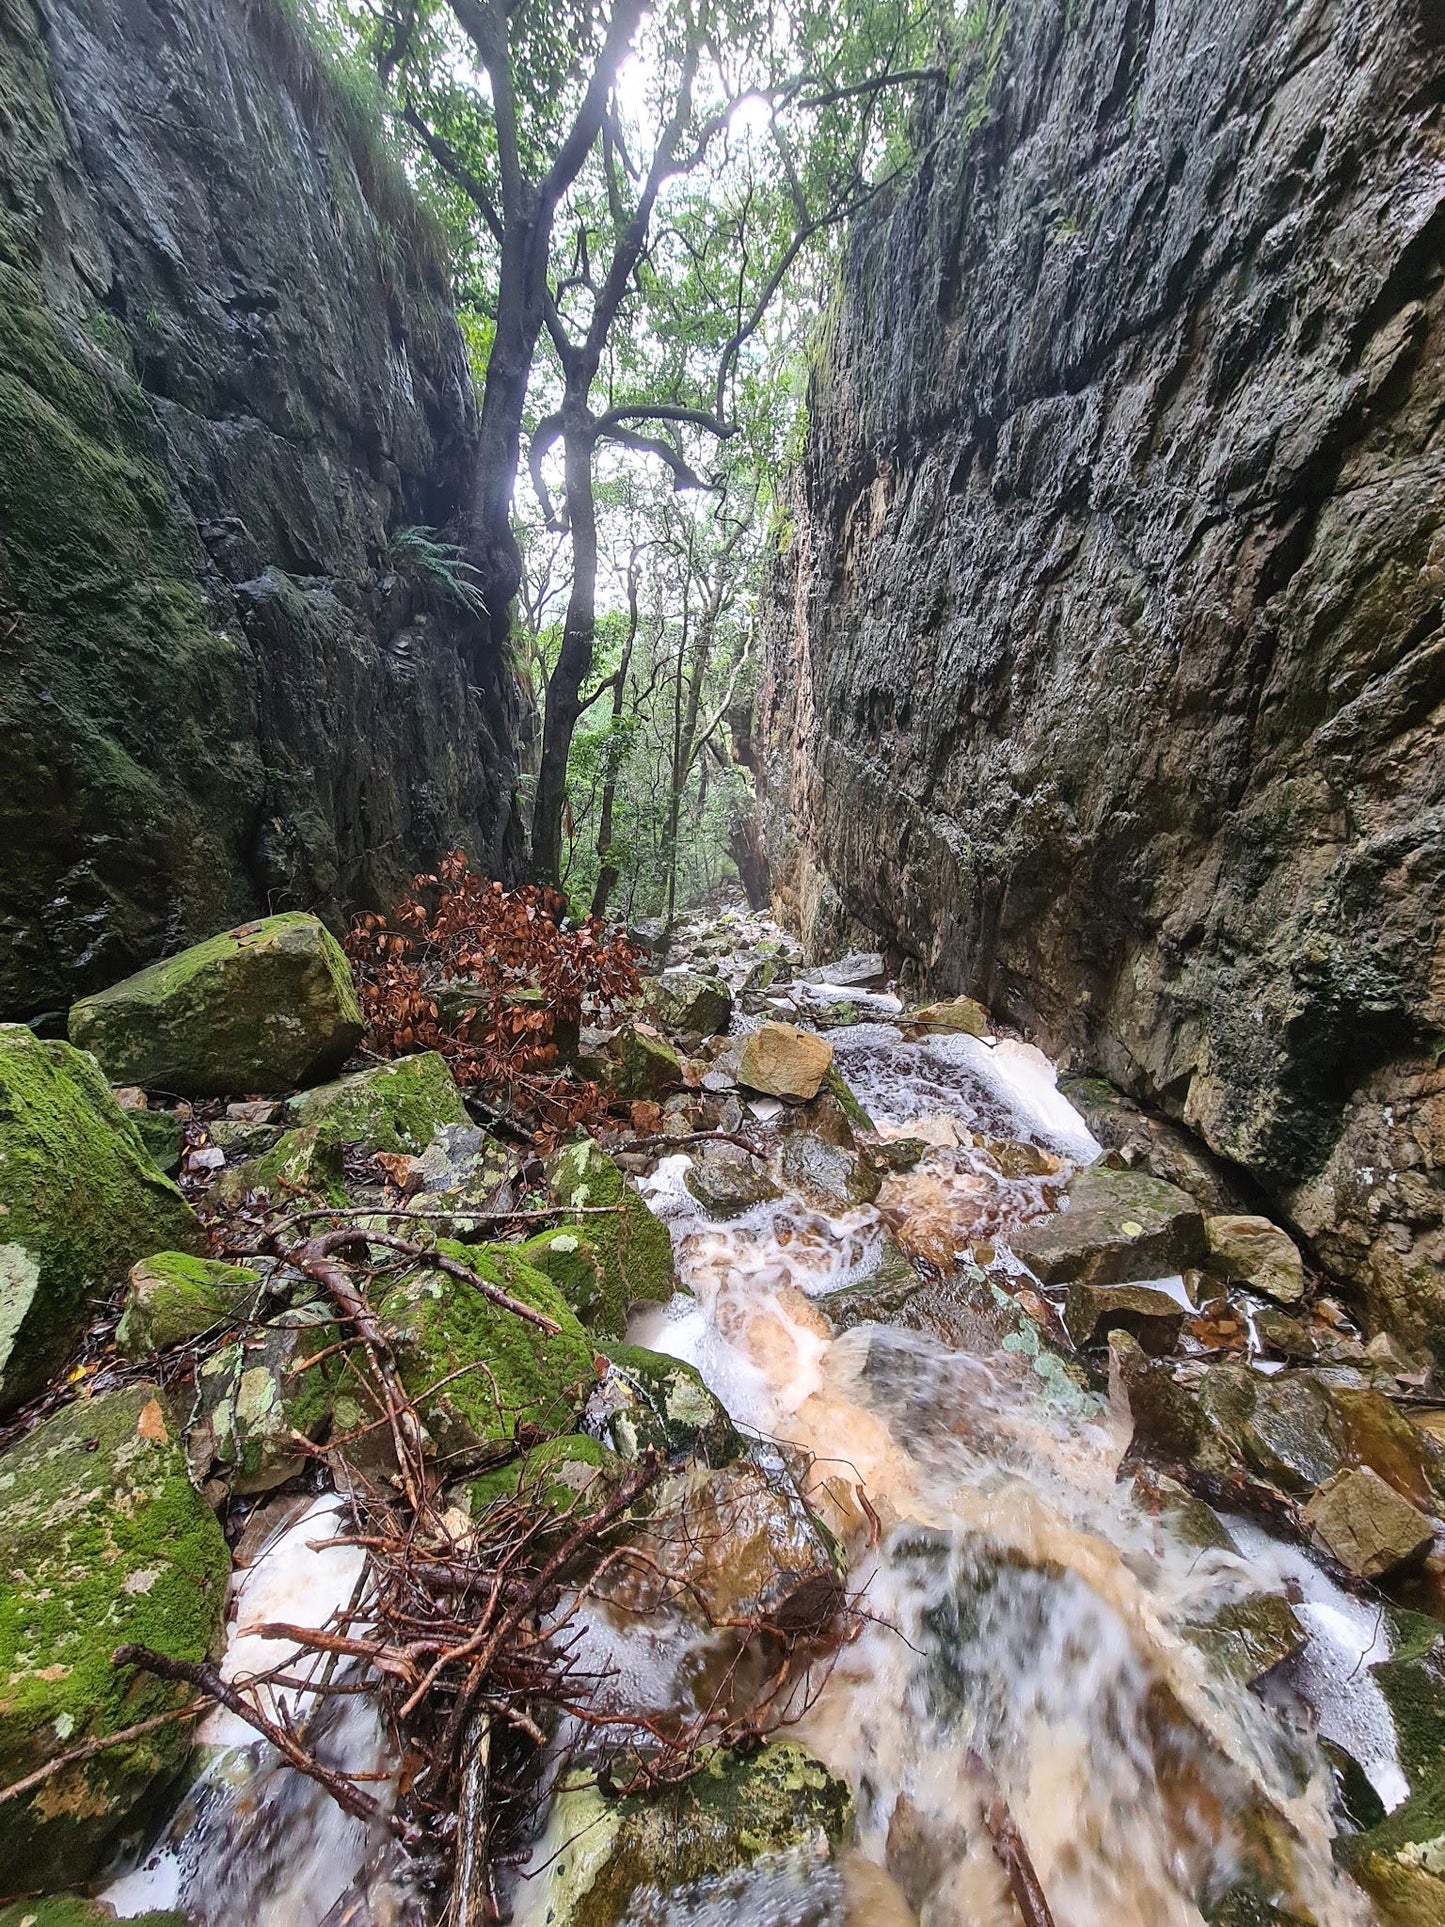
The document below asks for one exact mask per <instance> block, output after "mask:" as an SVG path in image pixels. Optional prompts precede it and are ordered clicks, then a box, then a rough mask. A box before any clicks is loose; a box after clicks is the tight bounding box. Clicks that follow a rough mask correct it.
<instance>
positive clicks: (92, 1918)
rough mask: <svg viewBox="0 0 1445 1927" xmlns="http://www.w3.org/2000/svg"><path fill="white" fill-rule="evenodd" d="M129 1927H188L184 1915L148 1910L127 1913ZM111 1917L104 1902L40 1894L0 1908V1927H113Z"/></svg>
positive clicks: (72, 1896) (81, 1896) (80, 1896)
mask: <svg viewBox="0 0 1445 1927" xmlns="http://www.w3.org/2000/svg"><path fill="white" fill-rule="evenodd" d="M126 1919H127V1921H128V1922H129V1923H130V1927H189V1924H188V1922H187V1920H186V1916H185V1915H184V1914H177V1913H172V1912H170V1911H169V1910H168V1909H161V1910H159V1911H157V1910H155V1909H148V1910H147V1911H146V1912H145V1913H143V1914H127V1915H126ZM114 1922H115V1915H114V1914H113V1913H112V1911H111V1909H110V1908H109V1907H108V1906H107V1905H106V1904H105V1902H104V1901H98V1900H87V1899H86V1898H85V1896H84V1895H83V1894H42V1895H40V1896H39V1897H38V1898H36V1899H34V1900H17V1901H14V1902H12V1903H11V1905H10V1906H8V1907H0V1927H114Z"/></svg>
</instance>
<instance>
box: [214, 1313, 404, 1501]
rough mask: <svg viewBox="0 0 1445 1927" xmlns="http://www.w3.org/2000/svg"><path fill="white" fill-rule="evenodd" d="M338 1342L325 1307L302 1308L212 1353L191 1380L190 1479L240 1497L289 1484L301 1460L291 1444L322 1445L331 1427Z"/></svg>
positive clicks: (339, 1370) (339, 1374)
mask: <svg viewBox="0 0 1445 1927" xmlns="http://www.w3.org/2000/svg"><path fill="white" fill-rule="evenodd" d="M340 1337H341V1333H340V1331H339V1329H338V1327H337V1326H336V1325H335V1324H334V1323H333V1322H332V1319H331V1317H330V1314H329V1313H328V1312H327V1311H326V1310H325V1309H324V1308H322V1307H321V1306H318V1305H301V1306H298V1307H296V1308H295V1309H294V1310H291V1311H288V1312H286V1313H285V1314H284V1315H282V1316H281V1317H279V1318H277V1319H276V1320H275V1321H274V1322H273V1323H272V1324H269V1325H265V1326H263V1327H262V1328H261V1329H260V1331H258V1332H257V1333H255V1334H254V1335H253V1336H251V1337H247V1338H243V1339H237V1340H235V1341H234V1342H233V1343H231V1344H229V1345H222V1346H221V1347H220V1348H219V1349H218V1350H217V1351H215V1352H213V1353H212V1354H211V1356H210V1357H209V1358H207V1359H206V1360H205V1361H204V1363H203V1364H202V1366H201V1368H200V1370H199V1372H198V1373H197V1374H196V1394H195V1407H194V1411H193V1413H192V1414H191V1416H190V1418H189V1421H188V1424H187V1427H186V1454H187V1457H188V1458H189V1460H190V1465H191V1471H192V1474H193V1475H194V1477H195V1478H196V1479H197V1480H198V1481H199V1480H203V1479H208V1478H214V1479H220V1480H221V1481H222V1482H223V1483H224V1484H225V1486H226V1487H227V1488H228V1489H229V1490H230V1491H231V1492H234V1493H237V1494H240V1495H249V1494H252V1493H257V1492H270V1491H272V1490H274V1488H275V1487H276V1486H278V1485H284V1484H285V1483H286V1481H287V1480H288V1479H292V1478H295V1476H296V1474H297V1473H298V1472H300V1471H301V1470H303V1468H304V1467H305V1465H306V1462H307V1455H306V1452H305V1450H304V1448H303V1447H302V1446H301V1445H300V1444H299V1443H298V1439H310V1440H313V1441H316V1440H320V1439H323V1438H324V1437H325V1436H326V1433H327V1432H328V1430H329V1429H330V1427H331V1423H332V1418H333V1413H334V1405H335V1399H336V1391H337V1386H338V1384H339V1383H341V1382H343V1380H344V1371H343V1365H342V1360H341V1355H340V1354H339V1353H336V1352H334V1351H332V1347H334V1346H335V1345H336V1344H337V1342H338V1340H339V1339H340ZM328 1352H329V1353H330V1354H331V1355H330V1356H329V1357H325V1358H322V1357H321V1356H320V1355H321V1354H323V1353H328ZM313 1359H315V1360H318V1361H319V1362H317V1363H314V1364H313V1363H312V1362H311V1361H312V1360H313ZM366 1416H367V1417H373V1416H375V1415H374V1413H367V1414H366ZM357 1418H358V1420H360V1418H361V1414H360V1413H359V1412H358V1414H357Z"/></svg>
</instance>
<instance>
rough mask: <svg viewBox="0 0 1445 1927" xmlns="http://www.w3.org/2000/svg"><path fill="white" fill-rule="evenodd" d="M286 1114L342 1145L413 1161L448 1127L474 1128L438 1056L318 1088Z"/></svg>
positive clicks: (402, 1060) (373, 1068) (425, 1055)
mask: <svg viewBox="0 0 1445 1927" xmlns="http://www.w3.org/2000/svg"><path fill="white" fill-rule="evenodd" d="M286 1109H287V1115H288V1117H289V1118H290V1119H291V1120H292V1121H293V1122H294V1123H295V1124H298V1125H301V1126H310V1125H316V1126H319V1127H320V1129H321V1130H322V1132H323V1133H324V1134H325V1135H326V1136H327V1137H328V1138H331V1139H334V1140H335V1141H336V1142H338V1143H341V1144H361V1145H364V1146H365V1147H366V1149H367V1150H368V1151H395V1152H402V1153H405V1154H407V1155H410V1156H412V1157H420V1156H421V1154H422V1152H423V1151H425V1150H426V1148H427V1146H428V1145H429V1144H430V1143H431V1141H432V1138H433V1137H434V1136H435V1135H436V1133H437V1131H438V1130H440V1129H442V1128H443V1127H444V1126H446V1125H452V1124H459V1125H468V1124H470V1123H471V1119H470V1118H469V1117H468V1116H467V1107H466V1105H465V1104H464V1103H463V1102H462V1094H461V1092H460V1091H459V1090H458V1088H457V1081H456V1079H455V1078H454V1077H453V1076H452V1074H451V1070H450V1068H449V1067H448V1065H447V1061H446V1059H445V1058H444V1057H443V1056H442V1055H441V1054H440V1052H438V1051H434V1050H428V1051H420V1052H418V1053H417V1055H416V1056H414V1057H398V1058H394V1059H393V1060H392V1061H391V1062H390V1063H386V1064H372V1065H369V1066H368V1068H367V1069H366V1070H364V1071H354V1072H353V1073H352V1074H351V1076H350V1077H342V1078H338V1079H337V1080H336V1082H335V1083H332V1084H318V1085H317V1086H316V1087H315V1088H314V1089H313V1090H309V1091H302V1092H301V1093H300V1095H299V1096H297V1097H293V1098H292V1099H291V1102H290V1103H289V1104H288V1105H287V1107H286Z"/></svg>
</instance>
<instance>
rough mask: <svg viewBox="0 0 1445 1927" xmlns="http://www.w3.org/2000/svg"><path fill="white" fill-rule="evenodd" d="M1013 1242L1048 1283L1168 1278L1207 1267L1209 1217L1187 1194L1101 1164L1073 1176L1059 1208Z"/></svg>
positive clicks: (1017, 1254)
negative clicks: (1205, 1263) (1206, 1234)
mask: <svg viewBox="0 0 1445 1927" xmlns="http://www.w3.org/2000/svg"><path fill="white" fill-rule="evenodd" d="M1009 1242H1010V1245H1011V1247H1012V1250H1013V1252H1014V1255H1015V1257H1017V1258H1020V1259H1021V1260H1022V1261H1023V1263H1024V1264H1026V1265H1027V1266H1028V1267H1029V1270H1030V1271H1032V1272H1033V1274H1034V1276H1035V1277H1036V1278H1037V1279H1038V1280H1039V1282H1040V1283H1041V1284H1044V1285H1069V1284H1073V1283H1074V1282H1075V1280H1079V1281H1081V1282H1083V1283H1086V1284H1094V1285H1111V1284H1126V1283H1129V1282H1131V1281H1133V1280H1148V1279H1150V1278H1165V1277H1169V1276H1170V1275H1172V1274H1173V1273H1174V1272H1182V1271H1187V1270H1189V1269H1191V1268H1192V1267H1194V1266H1196V1265H1202V1264H1203V1262H1204V1259H1205V1255H1206V1245H1205V1238H1204V1217H1203V1214H1202V1213H1201V1211H1200V1209H1199V1206H1198V1205H1197V1204H1196V1203H1195V1202H1194V1200H1193V1198H1191V1197H1190V1196H1189V1195H1188V1193H1187V1192H1185V1191H1180V1190H1178V1189H1177V1188H1176V1187H1175V1186H1174V1185H1172V1184H1165V1183H1164V1182H1163V1181H1162V1179H1159V1178H1150V1177H1145V1176H1143V1175H1142V1174H1141V1173H1140V1172H1138V1171H1109V1170H1105V1169H1104V1168H1102V1167H1101V1166H1099V1165H1097V1164H1091V1165H1086V1166H1085V1167H1084V1169H1083V1170H1081V1171H1079V1172H1077V1173H1076V1174H1075V1176H1074V1177H1073V1178H1072V1179H1071V1181H1070V1183H1069V1187H1068V1190H1067V1191H1066V1193H1065V1195H1064V1201H1063V1203H1062V1204H1061V1206H1060V1209H1059V1210H1058V1211H1056V1212H1054V1213H1053V1214H1052V1215H1051V1216H1049V1217H1047V1218H1037V1219H1035V1220H1034V1222H1033V1223H1032V1224H1027V1225H1025V1226H1024V1227H1023V1228H1022V1229H1021V1230H1019V1231H1016V1232H1015V1233H1014V1234H1013V1236H1012V1237H1011V1239H1010V1241H1009Z"/></svg>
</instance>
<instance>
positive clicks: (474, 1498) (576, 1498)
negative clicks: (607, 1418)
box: [466, 1432, 627, 1520]
mask: <svg viewBox="0 0 1445 1927" xmlns="http://www.w3.org/2000/svg"><path fill="white" fill-rule="evenodd" d="M626 1470H627V1468H626V1466H625V1465H624V1463H623V1461H622V1460H621V1459H620V1458H618V1456H617V1454H616V1453H615V1452H609V1451H608V1449H607V1447H606V1446H605V1445H601V1444H599V1443H598V1441H597V1440H596V1439H590V1438H588V1437H587V1436H586V1434H585V1433H582V1432H564V1433H563V1434H562V1435H561V1436H560V1437H559V1438H555V1439H544V1440H543V1442H542V1444H541V1445H537V1446H534V1447H533V1448H532V1450H531V1451H530V1452H528V1453H527V1455H526V1456H525V1457H524V1458H522V1459H519V1460H515V1461H513V1463H512V1464H510V1465H501V1466H497V1467H495V1468H494V1469H493V1470H492V1471H490V1472H484V1473H482V1475H481V1476H480V1477H479V1478H475V1479H470V1480H468V1482H467V1487H466V1491H467V1502H468V1506H469V1508H470V1511H471V1515H472V1517H473V1518H476V1517H477V1515H478V1513H480V1512H482V1511H483V1510H484V1509H485V1508H486V1507H487V1506H489V1505H494V1504H495V1503H496V1502H497V1501H498V1500H500V1499H515V1498H518V1497H522V1498H525V1499H528V1500H531V1501H533V1502H536V1503H540V1504H542V1505H544V1506H546V1507H547V1508H548V1510H549V1511H552V1512H555V1513H557V1514H558V1516H559V1519H573V1520H582V1519H587V1518H590V1517H591V1516H592V1514H593V1513H594V1512H596V1511H598V1510H599V1509H600V1507H601V1506H602V1505H603V1504H604V1503H605V1501H606V1498H607V1495H608V1493H609V1492H610V1491H611V1489H612V1488H613V1486H615V1485H616V1484H617V1483H618V1482H619V1480H621V1479H622V1478H623V1477H624V1475H625V1473H626Z"/></svg>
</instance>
